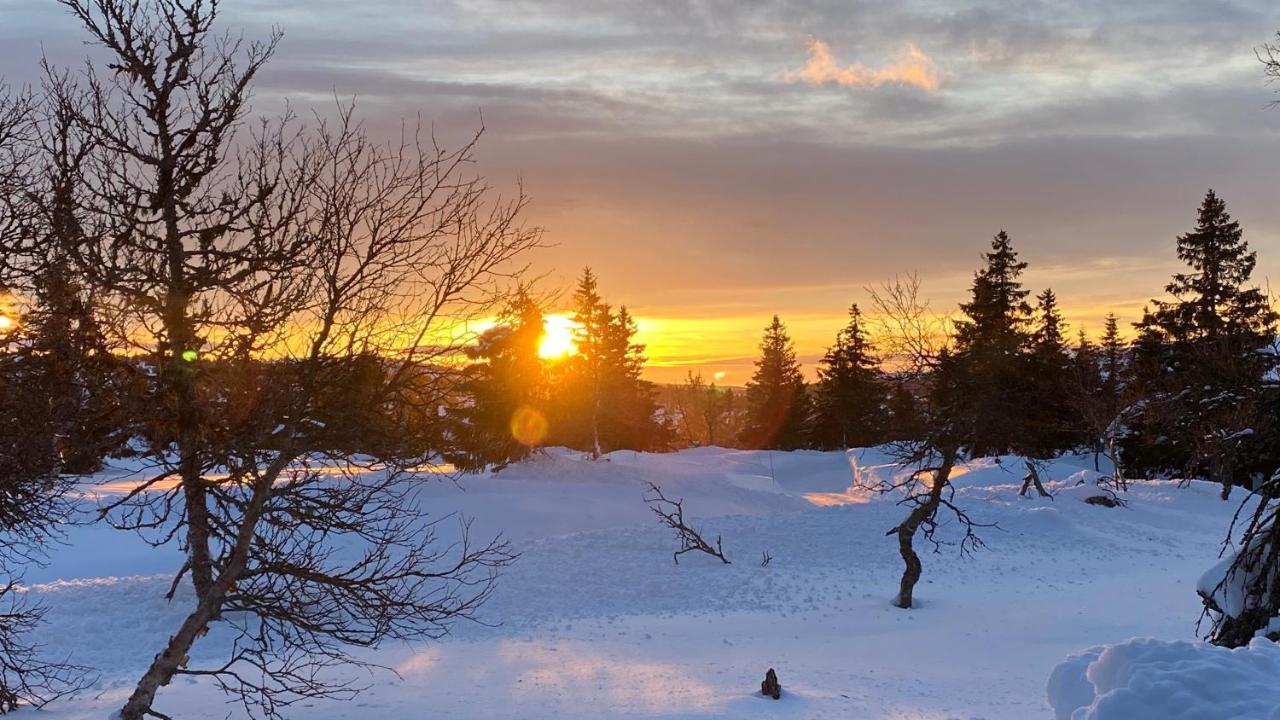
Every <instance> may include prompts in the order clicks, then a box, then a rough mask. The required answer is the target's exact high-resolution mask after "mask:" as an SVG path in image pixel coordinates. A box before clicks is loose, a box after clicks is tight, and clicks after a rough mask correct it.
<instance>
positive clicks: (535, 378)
mask: <svg viewBox="0 0 1280 720" xmlns="http://www.w3.org/2000/svg"><path fill="white" fill-rule="evenodd" d="M543 323H544V321H543V314H542V309H541V308H540V307H539V306H538V303H537V301H536V300H534V299H533V297H531V296H530V294H529V293H528V291H527V290H526V289H524V288H520V289H518V290H517V292H516V294H515V295H514V296H513V297H512V299H511V301H510V302H509V303H508V304H507V307H506V308H505V309H504V310H503V312H502V314H501V316H500V317H499V319H498V323H497V324H496V325H495V326H494V327H493V328H490V329H489V330H487V331H485V332H484V333H483V334H482V335H481V336H480V337H479V338H478V339H477V341H476V344H475V346H474V347H472V348H468V355H469V356H470V357H471V358H472V359H473V360H475V361H476V362H474V363H472V364H471V365H470V366H469V367H468V368H467V369H466V379H465V380H464V382H463V385H462V391H463V393H464V394H465V395H466V397H467V398H468V400H469V402H468V403H467V404H465V405H463V406H462V407H461V408H459V409H457V410H455V411H454V416H455V419H456V423H455V424H454V425H453V432H454V435H455V441H456V442H455V447H454V448H453V449H452V450H451V454H450V455H449V456H448V457H447V458H446V459H448V460H449V461H450V462H452V463H453V464H454V465H456V466H457V467H458V468H459V469H460V470H463V471H476V470H482V469H485V468H487V467H491V466H496V467H497V468H502V467H505V466H506V465H508V464H509V463H512V462H515V461H518V460H521V459H523V458H525V457H527V456H528V455H529V452H530V451H531V450H532V449H534V448H535V447H537V446H538V445H539V444H540V443H541V442H542V440H543V439H544V438H545V435H546V431H547V427H546V423H547V420H546V412H547V407H546V406H547V378H546V371H545V368H544V362H543V360H542V358H540V357H539V356H538V346H539V343H540V342H541V339H542V335H543V332H544V327H543Z"/></svg>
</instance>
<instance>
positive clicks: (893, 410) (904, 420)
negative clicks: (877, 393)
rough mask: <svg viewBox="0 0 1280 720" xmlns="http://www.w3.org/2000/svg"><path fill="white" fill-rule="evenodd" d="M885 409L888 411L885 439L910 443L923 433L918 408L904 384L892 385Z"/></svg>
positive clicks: (912, 395)
mask: <svg viewBox="0 0 1280 720" xmlns="http://www.w3.org/2000/svg"><path fill="white" fill-rule="evenodd" d="M887 409H888V411H889V427H888V437H887V439H889V440H893V441H895V442H911V441H916V440H919V439H920V437H921V436H922V434H923V432H924V427H923V422H924V421H923V418H922V417H921V414H920V406H919V403H918V402H917V401H916V397H915V395H914V394H912V392H911V390H910V389H909V388H907V386H906V384H905V383H902V382H894V383H893V387H892V389H891V390H890V391H889V399H888V403H887Z"/></svg>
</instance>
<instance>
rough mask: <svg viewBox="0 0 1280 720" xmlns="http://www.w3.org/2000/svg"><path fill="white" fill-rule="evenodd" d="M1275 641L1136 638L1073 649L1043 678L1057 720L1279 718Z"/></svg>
mask: <svg viewBox="0 0 1280 720" xmlns="http://www.w3.org/2000/svg"><path fill="white" fill-rule="evenodd" d="M1278 676H1280V646H1278V645H1276V644H1275V643H1273V642H1270V641H1266V640H1255V641H1253V643H1252V644H1250V645H1249V646H1248V647H1243V648H1236V649H1234V650H1230V649H1227V648H1222V647H1218V646H1216V645H1209V644H1206V643H1199V642H1172V641H1165V640H1154V639H1150V638H1135V639H1133V640H1129V641H1127V642H1123V643H1120V644H1118V645H1109V646H1103V647H1095V648H1091V649H1089V650H1086V651H1084V652H1083V653H1080V654H1077V655H1071V656H1069V657H1068V658H1067V659H1066V660H1064V661H1063V662H1062V663H1060V664H1059V665H1058V666H1057V667H1056V668H1054V670H1053V673H1052V674H1051V675H1050V676H1049V683H1048V688H1047V690H1048V695H1049V704H1050V705H1051V706H1052V707H1053V711H1054V718H1055V720H1204V719H1205V718H1220V719H1221V720H1280V685H1277V684H1276V682H1275V679H1276V677H1278Z"/></svg>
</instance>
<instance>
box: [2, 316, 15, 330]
mask: <svg viewBox="0 0 1280 720" xmlns="http://www.w3.org/2000/svg"><path fill="white" fill-rule="evenodd" d="M11 327H13V320H12V319H10V318H9V316H8V315H0V332H4V331H6V330H8V329H9V328H11Z"/></svg>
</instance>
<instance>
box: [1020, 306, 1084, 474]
mask: <svg viewBox="0 0 1280 720" xmlns="http://www.w3.org/2000/svg"><path fill="white" fill-rule="evenodd" d="M1036 301H1037V304H1036V321H1035V322H1036V324H1035V328H1034V331H1033V332H1032V336H1031V352H1030V354H1029V355H1028V356H1027V359H1026V362H1027V368H1026V370H1025V372H1024V373H1023V374H1022V375H1021V378H1022V387H1023V388H1024V392H1023V398H1024V403H1025V404H1024V407H1023V412H1024V418H1025V422H1026V426H1025V428H1024V431H1023V432H1022V433H1021V435H1020V437H1017V438H1015V442H1014V448H1015V449H1016V450H1017V451H1018V452H1020V453H1022V454H1024V455H1026V456H1028V457H1031V458H1036V459H1047V458H1050V457H1053V456H1055V455H1057V454H1059V453H1061V452H1063V451H1066V450H1069V449H1071V448H1072V447H1073V446H1075V445H1076V444H1077V443H1078V442H1079V441H1080V440H1081V439H1082V437H1081V433H1080V431H1079V428H1080V424H1079V421H1078V418H1077V416H1076V413H1075V412H1074V410H1073V408H1072V404H1071V397H1072V395H1071V391H1072V388H1073V380H1074V377H1073V365H1072V358H1071V354H1070V353H1069V352H1068V350H1067V344H1066V339H1065V337H1064V330H1065V327H1066V326H1065V323H1064V322H1063V320H1062V313H1061V312H1060V311H1059V310H1058V298H1057V296H1056V295H1054V293H1053V290H1052V289H1046V290H1045V291H1044V292H1042V293H1041V294H1040V295H1038V296H1037V297H1036ZM1086 352H1087V349H1086Z"/></svg>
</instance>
